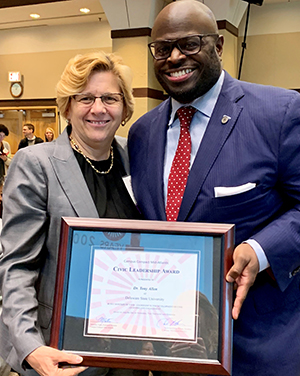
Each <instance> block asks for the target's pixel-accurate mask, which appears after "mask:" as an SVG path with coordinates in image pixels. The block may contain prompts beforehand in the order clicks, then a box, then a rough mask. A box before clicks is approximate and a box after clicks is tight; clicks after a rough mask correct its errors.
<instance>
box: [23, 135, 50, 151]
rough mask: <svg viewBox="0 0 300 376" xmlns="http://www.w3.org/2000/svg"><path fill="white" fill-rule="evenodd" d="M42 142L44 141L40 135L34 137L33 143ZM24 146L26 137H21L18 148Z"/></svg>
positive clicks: (26, 144) (26, 142)
mask: <svg viewBox="0 0 300 376" xmlns="http://www.w3.org/2000/svg"><path fill="white" fill-rule="evenodd" d="M42 142H44V140H43V139H41V138H40V137H35V140H34V145H35V144H41V143H42ZM26 146H28V139H27V138H26V137H24V138H22V140H21V141H20V143H19V146H18V150H19V149H22V148H25V147H26Z"/></svg>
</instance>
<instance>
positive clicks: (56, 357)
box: [26, 346, 86, 376]
mask: <svg viewBox="0 0 300 376" xmlns="http://www.w3.org/2000/svg"><path fill="white" fill-rule="evenodd" d="M82 360H83V359H82V357H81V356H78V355H74V354H70V353H66V352H64V351H60V350H56V349H53V348H52V347H48V346H41V347H38V348H37V349H35V350H34V351H32V353H30V354H29V355H28V356H27V357H26V361H27V362H28V363H29V364H30V365H31V367H32V368H33V369H34V370H35V371H36V372H37V373H38V374H39V375H41V376H58V375H60V376H75V375H78V374H79V373H80V372H83V371H85V370H86V367H80V366H78V367H74V365H75V364H80V363H81V362H82ZM60 363H69V364H70V366H63V367H60Z"/></svg>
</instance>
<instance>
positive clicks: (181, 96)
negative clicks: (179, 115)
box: [155, 50, 222, 103]
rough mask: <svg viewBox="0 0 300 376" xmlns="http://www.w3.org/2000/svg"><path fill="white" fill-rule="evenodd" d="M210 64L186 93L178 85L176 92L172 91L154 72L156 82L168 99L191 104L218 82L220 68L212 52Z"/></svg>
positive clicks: (216, 56) (214, 53) (216, 57)
mask: <svg viewBox="0 0 300 376" xmlns="http://www.w3.org/2000/svg"><path fill="white" fill-rule="evenodd" d="M210 62H211V64H210V65H209V66H208V67H206V68H205V69H204V71H203V72H202V77H201V80H199V82H197V84H196V85H194V86H193V87H192V88H191V89H189V90H188V91H187V90H185V89H182V90H180V83H179V84H178V88H176V89H177V90H172V88H171V87H169V86H168V85H167V83H166V82H165V81H164V80H163V79H162V77H161V75H159V74H158V73H157V72H155V75H156V78H157V81H158V82H159V83H160V85H161V86H162V87H163V89H164V90H165V91H166V92H167V93H168V94H169V95H170V97H172V98H174V99H176V100H177V101H178V102H179V103H191V102H192V101H193V100H194V99H196V98H199V97H201V96H202V95H204V94H206V93H207V92H208V91H209V90H210V89H211V88H212V87H213V86H214V85H215V83H216V82H217V81H218V79H219V77H220V74H221V72H222V67H221V63H220V60H219V58H218V55H217V54H216V52H215V51H214V50H213V51H211V54H210Z"/></svg>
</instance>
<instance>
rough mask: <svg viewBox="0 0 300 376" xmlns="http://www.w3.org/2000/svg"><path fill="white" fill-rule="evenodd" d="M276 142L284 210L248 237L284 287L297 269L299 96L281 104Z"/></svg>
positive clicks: (299, 230)
mask: <svg viewBox="0 0 300 376" xmlns="http://www.w3.org/2000/svg"><path fill="white" fill-rule="evenodd" d="M283 108H284V110H285V115H284V120H283V123H282V126H281V134H280V137H279V140H280V141H279V145H278V186H277V187H276V189H277V190H278V191H279V193H280V194H281V196H282V198H283V202H284V208H286V210H285V211H284V212H283V213H282V214H281V215H279V216H278V217H277V218H274V220H273V221H271V222H270V223H269V224H268V225H267V226H266V227H265V228H263V229H262V230H261V231H259V232H258V233H257V234H256V235H255V236H253V237H252V238H253V239H255V240H256V241H257V242H258V243H259V244H260V245H261V246H262V248H263V250H264V252H265V254H266V256H267V258H268V260H269V263H270V266H271V269H272V271H273V273H274V275H275V278H276V280H277V282H278V284H279V286H280V288H281V290H285V289H286V288H287V287H288V285H289V284H290V282H291V281H292V280H293V278H294V277H295V276H296V275H297V274H298V272H299V270H300V268H299V267H300V96H299V95H297V94H296V95H294V96H293V97H292V100H290V101H289V102H288V103H287V104H286V105H285V106H284V104H283Z"/></svg>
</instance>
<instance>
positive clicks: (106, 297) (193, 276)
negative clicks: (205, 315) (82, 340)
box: [85, 249, 200, 342]
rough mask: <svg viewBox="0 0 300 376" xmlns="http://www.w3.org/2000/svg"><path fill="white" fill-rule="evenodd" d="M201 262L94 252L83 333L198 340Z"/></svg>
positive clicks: (194, 257) (189, 256)
mask: <svg viewBox="0 0 300 376" xmlns="http://www.w3.org/2000/svg"><path fill="white" fill-rule="evenodd" d="M199 258H200V253H182V252H173V253H168V252H156V251H155V252H152V251H150V252H149V251H115V250H109V251H108V250H102V249H96V250H95V251H94V256H93V260H92V262H91V271H90V277H91V278H90V279H91V286H90V290H89V292H88V294H90V300H89V303H88V306H87V310H86V312H87V314H86V316H87V317H86V329H85V332H86V333H85V335H87V336H101V335H106V336H107V335H109V337H115V338H124V337H127V338H138V339H145V338H148V339H151V338H152V339H156V340H166V339H169V340H170V339H171V340H173V341H176V340H177V341H190V342H191V341H196V340H197V317H198V315H197V312H198V303H197V281H198V277H199V276H198V273H199V270H200V269H199Z"/></svg>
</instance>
